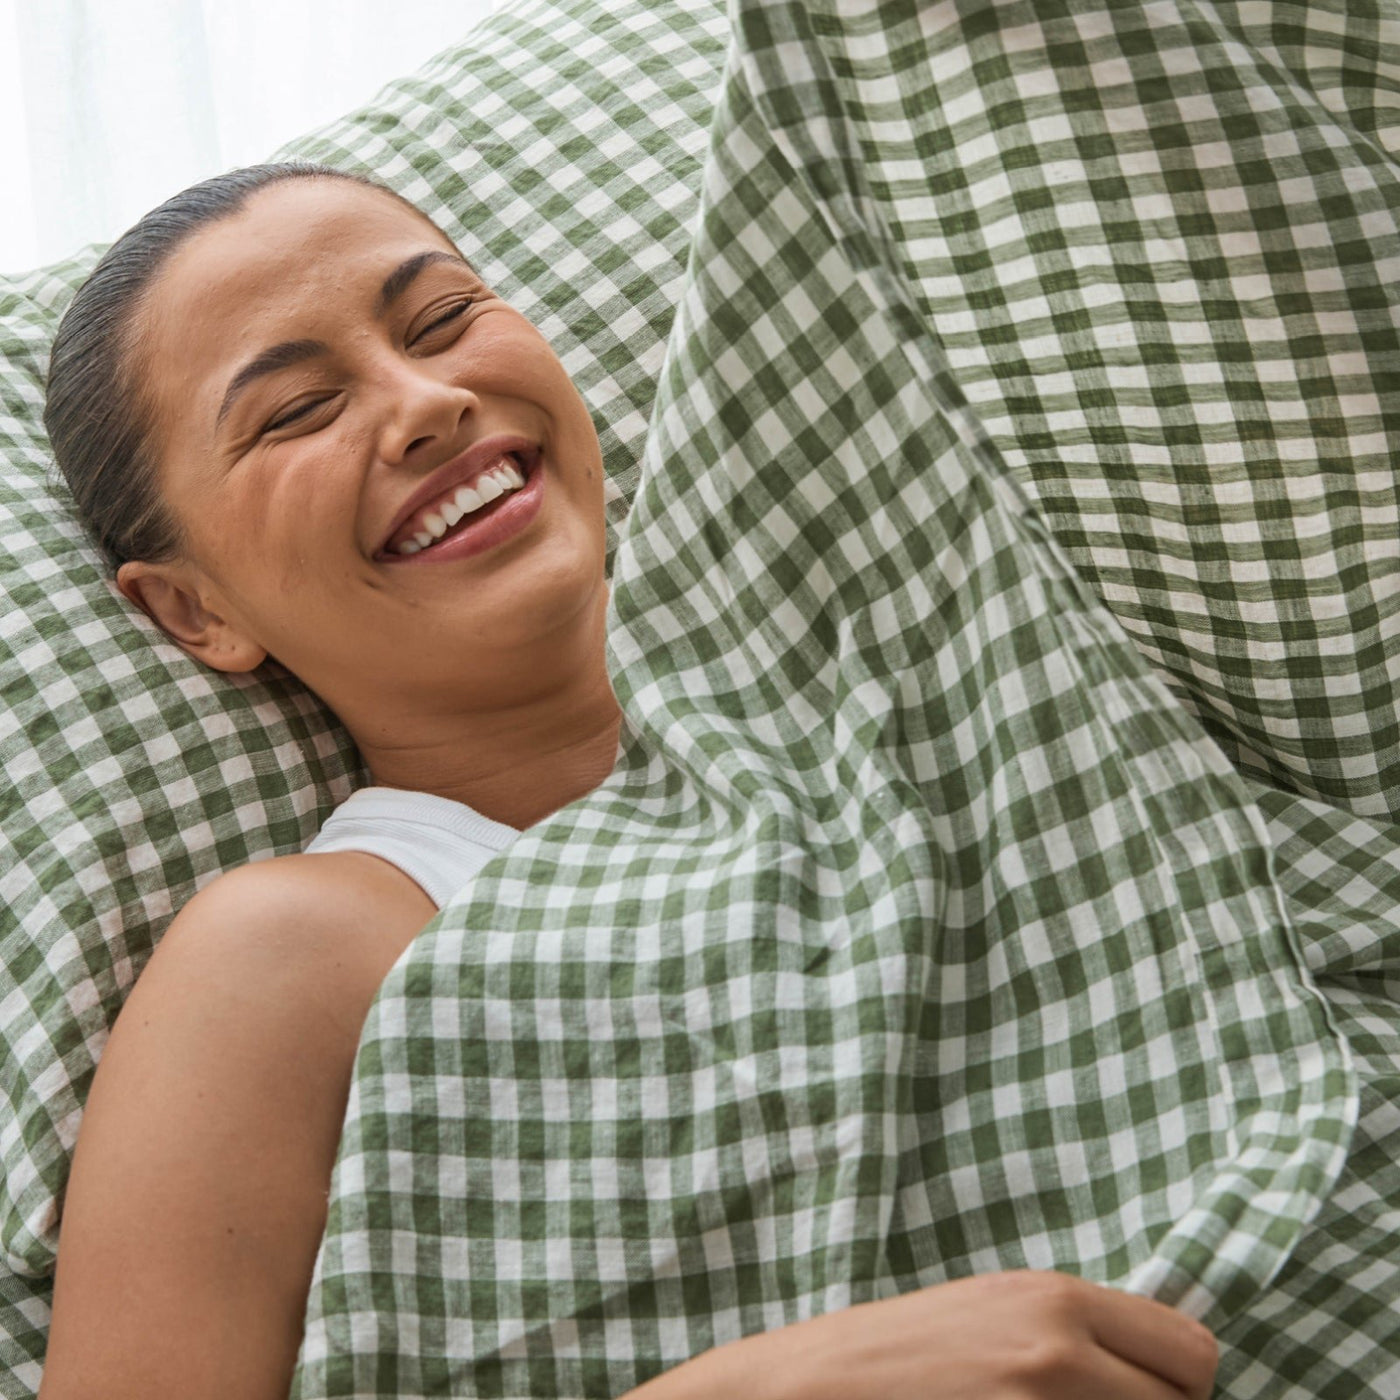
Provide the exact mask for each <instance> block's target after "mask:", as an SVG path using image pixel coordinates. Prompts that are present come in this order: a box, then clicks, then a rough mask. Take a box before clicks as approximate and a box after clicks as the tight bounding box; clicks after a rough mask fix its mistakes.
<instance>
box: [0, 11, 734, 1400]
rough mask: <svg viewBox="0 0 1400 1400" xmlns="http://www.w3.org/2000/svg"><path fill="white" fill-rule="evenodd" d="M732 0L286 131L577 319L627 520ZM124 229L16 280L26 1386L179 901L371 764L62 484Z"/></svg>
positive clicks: (495, 280) (4, 1388) (13, 1344)
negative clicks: (77, 1197)
mask: <svg viewBox="0 0 1400 1400" xmlns="http://www.w3.org/2000/svg"><path fill="white" fill-rule="evenodd" d="M727 33H728V30H727V25H726V22H725V17H724V10H723V5H722V4H721V3H720V2H719V0H607V3H606V4H605V5H604V4H595V3H590V0H526V3H521V4H518V5H516V6H514V7H513V8H511V9H509V10H506V11H503V12H499V13H497V14H495V15H493V16H492V17H491V18H489V19H488V20H487V21H485V22H484V23H483V24H482V25H481V26H480V27H479V28H478V29H476V30H475V31H474V32H473V33H472V34H471V35H470V36H469V38H468V39H467V40H466V41H465V42H463V43H462V44H460V45H457V46H454V47H453V48H451V49H449V50H447V51H446V52H444V53H443V54H441V55H439V56H438V57H437V58H435V59H434V60H432V61H431V62H430V63H428V64H427V65H425V66H424V67H423V68H422V69H421V70H420V71H419V72H418V73H416V74H414V75H413V76H412V77H410V78H407V79H404V80H403V81H400V82H396V83H394V84H391V85H390V86H389V87H387V88H386V89H385V90H384V91H383V92H382V93H380V94H379V95H378V96H377V97H376V98H375V99H374V100H373V101H372V102H371V103H369V104H368V105H367V106H365V107H363V108H361V109H360V110H358V111H356V112H354V113H352V114H350V115H349V116H347V117H346V118H345V119H344V120H342V121H340V122H337V123H336V124H334V125H333V126H330V127H328V128H327V129H325V130H323V131H320V132H317V133H314V134H312V135H310V136H307V137H305V138H304V139H301V140H298V141H296V142H293V143H292V144H291V145H290V146H288V147H287V148H285V149H284V150H283V151H282V152H279V153H278V156H277V157H276V158H281V159H310V160H317V161H324V162H326V163H328V164H331V165H335V166H338V167H340V168H344V169H351V170H362V171H365V172H367V173H370V174H373V175H375V176H377V177H378V178H380V179H382V180H384V181H386V182H387V183H389V184H391V185H392V186H393V187H394V188H395V189H397V190H399V191H400V192H401V193H402V194H404V195H405V196H406V197H407V198H408V199H410V200H412V201H413V202H414V203H415V204H417V205H418V206H419V207H420V208H422V209H423V210H425V211H426V212H427V213H428V214H429V215H430V216H431V217H432V218H433V219H434V220H435V221H437V222H438V223H439V225H440V226H441V227H442V228H443V229H444V230H445V231H446V232H447V234H448V235H449V236H450V237H452V238H453V239H454V240H456V242H457V243H458V244H459V245H460V247H461V249H462V251H463V253H464V255H465V256H466V257H467V258H468V259H469V260H470V261H471V262H472V263H473V265H474V266H476V267H477V269H478V270H479V271H480V272H481V274H482V276H483V277H484V278H485V279H486V280H487V281H488V283H490V284H492V285H493V286H494V287H495V288H496V289H497V290H498V291H499V292H501V294H502V295H503V296H505V297H506V298H507V299H508V300H509V301H510V302H511V303H512V304H513V305H515V306H516V307H517V308H519V309H520V310H521V311H522V312H523V313H524V314H526V315H527V316H529V317H530V318H531V320H532V321H533V322H534V323H535V325H536V326H537V327H538V328H539V329H540V330H541V332H542V333H543V334H544V335H545V336H546V338H547V339H548V340H549V341H550V342H551V343H552V345H553V346H554V348H555V350H556V351H557V353H558V354H559V356H560V358H561V360H562V361H563V363H564V366H565V368H566V369H567V370H568V372H569V374H570V375H571V376H572V377H573V379H574V382H575V383H576V384H577V385H578V387H579V389H580V391H581V393H582V394H583V396H584V399H585V401H586V402H587V403H588V405H589V407H590V409H591V410H592V412H593V415H594V420H595V423H596V425H597V428H598V433H599V437H600V439H601V442H602V449H603V458H604V462H605V465H606V467H607V470H608V475H609V482H610V484H609V491H608V502H607V510H608V519H609V545H610V548H611V543H612V538H613V534H614V532H615V529H616V526H617V524H618V523H619V522H620V521H621V519H622V518H623V516H624V515H625V513H626V508H627V502H628V499H629V497H630V494H631V491H632V488H633V485H634V484H635V481H636V475H637V464H638V461H639V458H640V455H641V444H642V439H643V436H644V433H645V429H646V423H647V417H648V412H649V409H650V405H651V401H652V398H653V396H654V393H655V383H656V376H657V373H658V371H659V369H660V365H661V359H662V355H663V351H664V347H665V341H666V337H667V335H668V332H669V330H670V324H671V319H672V315H673V311H674V304H675V297H676V294H677V288H678V286H679V284H680V279H681V276H682V273H683V271H684V267H683V262H684V258H685V255H686V252H687V250H688V248H689V241H690V239H689V224H690V221H691V219H692V216H693V215H694V213H695V208H696V197H697V186H698V180H699V167H700V162H701V160H702V158H703V155H704V151H705V145H706V139H707V132H708V126H709V121H710V116H711V110H712V104H713V100H714V97H713V94H714V91H715V87H716V84H717V82H718V79H719V74H720V69H721V66H722V62H723V58H724V51H725V44H726V39H727ZM99 252H100V249H89V250H87V251H86V252H84V253H81V254H79V255H78V256H76V257H73V258H70V259H68V260H66V261H64V262H62V263H58V264H55V265H54V266H52V267H49V268H45V269H41V270H40V271H38V272H34V273H30V274H28V275H27V276H22V277H14V278H10V279H7V280H0V587H2V588H3V590H4V597H5V602H4V607H3V613H0V699H3V706H0V762H3V766H4V774H5V780H4V784H3V787H2V788H0V811H2V812H3V822H0V843H3V844H0V886H2V887H3V914H0V953H3V971H0V1006H2V1007H3V1018H2V1019H3V1025H0V1080H2V1081H3V1086H4V1094H5V1099H6V1111H5V1115H4V1119H3V1122H2V1123H0V1154H2V1155H3V1162H4V1186H3V1192H0V1247H2V1248H3V1257H0V1394H3V1395H5V1396H19V1395H23V1396H29V1395H32V1393H33V1391H34V1389H35V1388H37V1383H38V1365H37V1363H38V1362H39V1360H40V1359H41V1357H42V1354H43V1345H44V1326H45V1323H46V1319H47V1306H46V1298H47V1293H48V1289H49V1286H50V1285H49V1275H50V1274H51V1272H52V1269H53V1265H54V1259H55V1249H56V1244H57V1224H58V1216H59V1206H60V1201H61V1197H62V1192H63V1188H64V1184H65V1181H66V1178H67V1170H68V1162H69V1155H70V1153H71V1151H72V1147H73V1143H74V1140H75V1138H76V1135H77V1131H78V1124H79V1120H80V1117H81V1113H82V1105H83V1102H84V1099H85V1097H86V1094H87V1091H88V1087H89V1085H90V1083H91V1080H92V1076H93V1072H94V1070H95V1068H96V1063H97V1059H98V1056H99V1055H100V1053H101V1051H102V1047H103V1044H104V1042H105V1040H106V1037H107V1034H108V1031H109V1029H110V1027H111V1025H112V1023H113V1020H114V1019H115V1017H116V1015H117V1013H118V1011H119V1010H120V1009H121V1005H122V1002H123V999H124V997H125V995H126V993H127V992H128V990H129V989H130V987H131V985H132V983H133V981H134V980H135V978H136V976H137V975H138V974H139V973H140V971H141V969H142V967H143V966H144V964H145V962H146V959H147V958H148V957H149V956H150V953H151V951H152V948H153V947H154V945H155V944H156V943H157V942H158V940H159V938H160V935H161V932H162V930H163V929H164V927H165V926H166V924H167V922H168V920H169V918H170V916H171V913H172V911H173V910H175V909H177V908H179V906H180V905H182V904H183V903H184V902H185V901H186V900H187V899H188V898H189V896H190V895H191V894H193V893H194V891H195V890H196V889H198V888H199V887H200V886H201V885H203V884H205V883H206V882H207V881H209V880H210V879H212V878H213V877H214V876H216V875H217V874H219V873H220V872H221V871H223V870H226V869H228V868H230V867H231V866H236V865H241V864H243V863H245V862H247V861H250V860H258V859H263V858H266V857H270V856H275V855H280V854H285V853H287V852H291V851H295V850H297V849H298V848H299V847H301V846H302V845H303V844H304V843H305V842H306V841H308V840H309V839H310V837H311V836H312V835H313V834H314V833H315V832H316V830H317V829H318V827H319V826H320V824H321V822H322V821H323V820H324V818H325V817H326V815H327V814H328V813H329V812H330V810H331V808H332V807H333V806H335V804H336V803H338V802H340V801H342V800H343V799H344V798H345V797H346V796H347V795H348V794H349V793H350V791H351V790H352V789H353V788H354V787H355V786H356V785H357V784H359V783H360V782H361V781H362V780H363V778H364V774H363V773H362V772H361V770H360V767H359V762H358V758H357V756H356V753H355V751H354V749H353V746H352V745H351V744H350V742H349V740H348V737H347V736H346V735H345V733H344V732H343V731H342V730H341V729H340V728H339V726H338V725H337V724H336V723H335V721H334V720H333V718H332V717H331V716H330V714H329V713H328V712H327V711H326V710H325V709H324V708H323V707H322V706H321V705H320V704H319V702H318V701H317V700H316V699H315V698H314V697H312V696H311V695H310V694H308V693H307V692H306V691H305V690H304V689H303V688H302V687H301V686H300V685H299V684H298V683H297V682H296V681H295V680H294V679H293V678H292V677H290V676H289V675H287V674H286V673H285V672H283V671H281V670H279V669H278V668H277V667H276V666H274V665H268V666H267V667H264V668H263V669H261V670H260V671H259V672H258V673H257V674H255V675H253V676H251V677H246V678H238V677H226V676H221V675H217V674H215V673H213V672H210V671H207V670H205V669H203V668H201V667H199V666H198V665H197V664H195V663H194V662H192V661H191V660H189V658H187V657H186V656H185V655H184V654H183V653H182V652H181V651H180V650H179V649H178V648H176V647H174V646H173V645H171V644H169V643H168V642H166V641H165V640H164V639H163V638H162V636H161V635H160V633H159V632H158V631H157V630H156V629H155V628H154V627H153V626H151V625H150V624H149V623H148V622H147V621H146V619H145V618H144V617H143V616H141V615H140V614H139V613H137V612H135V611H134V610H133V609H132V608H131V607H130V606H128V605H127V604H126V602H125V601H124V600H123V599H122V598H121V597H120V595H119V594H117V593H116V591H115V589H114V588H113V587H112V585H111V584H110V582H109V581H108V580H107V578H106V576H105V573H104V570H103V568H102V565H101V562H100V559H99V556H98V554H97V552H96V551H95V550H94V549H93V547H92V546H91V545H90V544H89V543H88V542H87V540H86V538H85V537H84V535H83V532H82V530H81V528H80V527H79V526H78V524H77V522H76V520H75V518H74V516H73V514H72V511H71V508H70V505H69V502H68V499H67V496H66V492H65V491H64V490H63V489H62V488H61V486H57V485H55V482H54V471H53V467H52V461H51V458H50V456H49V453H48V450H47V444H46V440H45V436H44V433H43V429H42V425H41V413H42V408H43V392H44V379H45V374H46V368H47V354H48V347H49V344H50V341H51V339H52V336H53V332H54V330H55V328H56V326H57V324H58V321H59V318H60V317H61V315H62V313H63V310H64V308H65V307H66V305H67V304H68V301H69V300H70V298H71V296H72V294H73V292H74V291H75V290H76V288H77V287H78V285H79V284H80V283H81V282H82V280H83V278H84V277H85V276H86V275H87V273H88V272H89V271H90V270H91V268H92V266H93V264H94V262H95V261H96V258H97V255H98V253H99Z"/></svg>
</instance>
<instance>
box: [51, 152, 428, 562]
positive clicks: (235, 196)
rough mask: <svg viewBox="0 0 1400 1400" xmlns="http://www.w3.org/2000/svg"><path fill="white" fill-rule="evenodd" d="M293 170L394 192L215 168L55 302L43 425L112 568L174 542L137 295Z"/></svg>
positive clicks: (364, 180)
mask: <svg viewBox="0 0 1400 1400" xmlns="http://www.w3.org/2000/svg"><path fill="white" fill-rule="evenodd" d="M297 179H339V180H353V181H355V182H356V183H358V184H362V185H367V186H369V187H370V188H372V189H379V190H383V191H384V192H385V193H387V194H391V195H393V197H394V198H395V199H399V200H401V201H402V196H401V195H399V194H398V192H397V191H395V190H391V189H389V187H388V186H387V185H383V184H381V183H380V182H379V181H377V180H373V179H370V178H369V177H368V176H365V175H359V174H354V173H351V172H349V171H344V170H336V169H334V168H333V167H331V166H325V165H314V164H311V163H307V162H299V161H297V162H285V163H281V164H269V165H250V166H246V167H244V168H243V169H241V170H232V171H229V172H228V173H227V174H224V175H216V176H214V177H213V178H212V179H209V180H203V181H201V182H200V183H199V184H197V185H191V186H190V188H189V189H186V190H182V191H181V192H180V193H179V194H177V195H174V196H172V197H171V198H170V199H167V200H166V201H165V203H164V204H161V205H159V206H158V207H157V208H155V209H152V210H151V212H150V213H149V214H147V215H145V217H144V218H142V219H141V220H140V221H139V222H138V223H137V224H135V225H134V226H133V227H132V228H130V229H128V230H127V231H126V232H125V233H124V234H122V236H121V237H120V238H119V239H117V241H116V242H115V243H113V244H112V246H111V247H110V248H109V249H108V250H107V251H106V252H105V253H104V254H103V255H102V257H101V259H100V260H99V261H98V263H97V266H96V267H94V268H93V270H92V274H91V276H89V277H88V279H87V281H86V282H84V283H83V285H82V286H81V287H80V288H79V289H78V293H77V295H76V296H75V297H74V298H73V301H72V304H71V305H70V306H69V307H68V310H67V311H66V312H65V313H64V316H63V320H62V321H61V323H60V324H59V327H58V333H57V335H56V336H55V337H54V343H53V351H52V355H51V357H50V360H49V377H48V391H47V396H46V401H45V406H44V426H45V428H46V429H47V430H48V434H49V441H50V443H51V444H52V447H53V453H54V459H55V461H56V462H57V463H58V469H59V471H60V472H62V474H63V478H64V480H65V481H66V482H67V483H68V488H69V490H70V491H71V492H72V494H73V499H74V501H75V503H76V505H77V508H78V515H79V518H80V519H81V520H82V522H83V525H84V526H85V527H86V528H87V530H88V532H89V533H90V534H91V535H92V536H93V538H94V539H95V540H96V541H97V543H98V544H99V545H100V546H101V547H102V550H103V552H104V553H105V554H106V556H107V559H108V561H109V563H110V564H111V566H112V567H113V568H114V569H115V568H117V567H118V566H119V565H121V564H123V563H125V562H126V561H127V560H129V559H142V560H149V561H151V562H160V561H164V560H168V559H172V558H174V557H176V556H177V555H178V554H179V552H180V547H181V536H180V530H179V526H178V524H177V522H176V521H175V519H174V517H173V516H172V514H171V512H170V510H169V508H168V506H167V505H166V503H165V501H164V499H163V498H162V495H161V491H160V483H159V477H158V474H157V467H158V463H157V460H156V454H155V450H154V444H153V442H152V438H151V423H150V414H149V407H148V403H147V401H146V398H145V396H144V395H143V394H142V393H141V391H140V385H139V384H138V383H137V382H136V378H137V376H136V374H135V366H134V363H133V362H134V359H135V357H134V355H133V353H132V352H133V348H134V344H133V342H134V338H135V336H134V331H135V327H136V325H137V321H138V317H137V312H138V311H139V310H140V307H141V304H142V301H143V299H144V297H145V296H146V293H147V292H148V291H149V290H150V288H151V286H152V284H153V283H154V282H155V280H156V278H157V276H158V275H159V273H160V271H161V269H162V268H163V267H164V266H165V264H166V262H167V261H168V259H169V258H170V256H171V254H172V253H174V252H175V250H176V249H177V248H179V247H180V245H181V244H182V243H183V242H184V241H185V240H186V239H187V238H189V237H190V236H191V235H192V234H194V233H195V232H197V231H198V230H200V229H202V228H205V227H207V226H208V225H210V224H214V223H217V222H218V221H219V220H220V219H224V218H227V217H228V216H229V215H231V214H236V213H238V212H239V211H240V210H241V209H242V208H243V206H244V205H245V204H246V202H247V200H248V197H249V196H250V195H252V194H253V193H254V192H255V191H257V190H260V189H263V188H265V187H266V186H268V185H273V184H277V183H278V182H279V181H282V180H297ZM402 202H405V203H406V202H407V201H402ZM409 207H410V208H412V207H413V206H412V205H409ZM415 212H417V211H415Z"/></svg>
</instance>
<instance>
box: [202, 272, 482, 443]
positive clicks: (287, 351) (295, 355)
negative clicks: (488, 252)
mask: <svg viewBox="0 0 1400 1400" xmlns="http://www.w3.org/2000/svg"><path fill="white" fill-rule="evenodd" d="M440 262H447V263H456V264H457V265H458V266H459V267H464V268H466V269H467V271H468V272H471V271H472V265H471V264H470V263H469V262H468V261H467V260H466V259H465V258H463V257H459V256H458V255H457V254H456V253H447V252H443V251H442V250H441V249H439V248H431V249H429V250H427V251H426V252H422V253H415V254H414V255H413V256H412V257H411V258H405V259H404V260H403V262H401V263H400V264H399V265H398V266H397V267H396V268H395V269H394V270H393V271H392V272H391V273H390V274H389V275H388V276H387V277H386V278H385V279H384V285H383V286H382V287H380V289H379V305H378V306H377V307H376V308H375V315H376V316H383V315H384V313H385V312H386V311H387V310H388V309H389V307H390V306H392V305H393V303H394V302H395V301H397V300H398V299H399V297H401V296H402V295H403V294H404V292H406V291H407V290H408V287H409V284H410V283H411V282H412V281H413V279H414V278H415V277H417V276H418V274H419V273H420V272H422V271H423V269H424V268H425V267H431V266H432V265H433V264H434V263H440ZM329 353H330V346H328V345H327V344H326V343H325V341H323V340H284V341H283V342H282V343H281V344H280V345H273V346H270V347H269V348H268V349H266V350H264V351H262V352H261V353H260V354H258V355H255V356H254V357H253V358H252V359H251V360H249V361H248V363H247V364H246V365H244V366H243V368H242V369H240V370H239V371H238V373H237V374H235V375H234V376H233V378H232V379H231V380H230V381H229V386H228V389H227V390H226V391H225V392H224V401H223V403H222V404H220V405H219V416H218V417H217V418H216V419H215V420H214V426H215V427H216V428H217V427H218V426H219V424H220V423H222V422H223V421H224V418H225V417H226V416H227V414H228V411H229V409H231V408H232V407H233V401H234V400H235V399H236V398H237V397H238V396H239V394H241V393H242V392H243V390H244V389H246V388H247V387H248V385H249V384H251V383H252V382H253V380H255V379H260V378H262V376H263V375H265V374H274V373H275V372H276V371H277V370H279V369H286V368H287V367H288V366H289V365H295V364H299V363H300V362H301V361H302V360H309V359H311V358H312V356H314V355H325V354H329Z"/></svg>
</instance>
